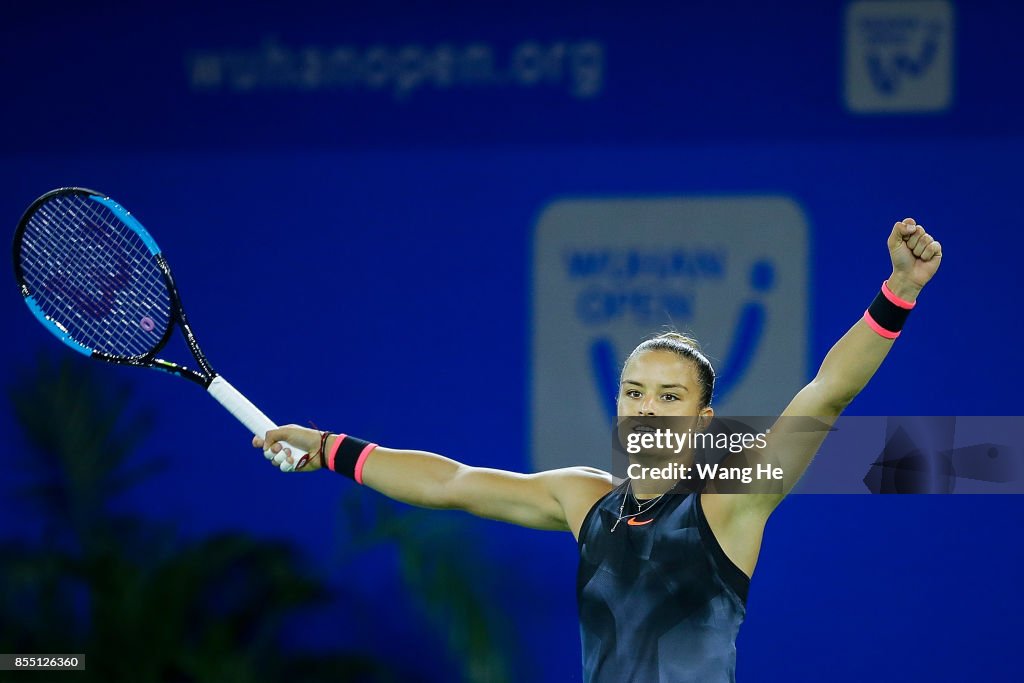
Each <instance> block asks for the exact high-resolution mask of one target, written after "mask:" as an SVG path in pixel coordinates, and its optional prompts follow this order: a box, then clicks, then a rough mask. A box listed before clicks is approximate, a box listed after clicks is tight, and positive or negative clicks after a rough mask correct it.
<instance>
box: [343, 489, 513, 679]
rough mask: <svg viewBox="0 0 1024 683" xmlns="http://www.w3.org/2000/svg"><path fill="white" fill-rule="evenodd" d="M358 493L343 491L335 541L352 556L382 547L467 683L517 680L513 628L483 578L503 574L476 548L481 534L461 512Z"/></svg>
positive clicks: (356, 491) (497, 590)
mask: <svg viewBox="0 0 1024 683" xmlns="http://www.w3.org/2000/svg"><path fill="white" fill-rule="evenodd" d="M367 493H368V492H367V491H365V490H356V489H350V490H349V491H348V494H349V495H346V496H345V497H344V498H343V500H342V508H341V511H340V515H339V518H340V522H341V524H340V527H341V543H340V545H341V546H342V547H344V548H345V549H346V550H345V552H346V553H349V554H351V558H352V559H354V560H357V561H358V559H359V556H360V554H361V553H365V552H368V551H372V549H373V548H375V547H379V546H382V545H384V546H389V547H392V548H393V549H394V550H397V553H398V567H399V572H400V574H401V578H402V581H403V583H404V584H405V587H406V589H407V592H408V598H409V600H410V601H411V602H412V603H413V604H415V605H416V606H417V607H418V608H419V610H420V612H421V614H422V616H423V617H425V618H426V620H427V621H428V623H429V624H430V625H431V627H432V630H433V631H434V632H435V633H438V634H440V635H441V639H442V642H444V644H446V645H447V649H448V651H449V653H450V654H451V655H452V656H453V657H454V658H455V659H454V660H453V662H452V663H453V664H455V665H456V666H458V667H459V668H460V669H461V678H462V680H464V681H467V682H472V683H508V682H510V681H513V680H521V677H520V676H521V672H519V671H518V670H517V669H516V667H514V666H513V662H514V659H515V657H514V655H515V653H517V652H518V651H519V649H520V648H519V645H518V641H517V636H516V633H515V630H514V629H513V627H512V624H511V623H510V621H509V619H508V617H507V616H506V615H505V614H504V613H503V611H502V609H501V607H500V606H499V605H498V604H496V603H495V600H494V599H493V598H494V596H495V595H496V594H497V593H498V592H499V591H500V586H491V585H488V584H487V579H488V578H493V577H503V576H507V572H503V571H502V570H501V568H500V567H495V566H494V565H493V562H491V561H490V560H489V559H487V557H486V554H485V553H483V552H481V551H480V550H479V547H480V545H481V544H482V539H480V538H479V537H478V535H477V534H476V533H474V531H475V525H474V524H473V523H472V522H473V520H472V519H471V518H468V517H466V516H465V515H464V514H463V513H459V512H451V511H439V510H425V509H421V508H415V507H410V506H407V505H401V504H398V503H395V502H394V501H391V500H389V499H387V498H384V497H383V496H380V495H367Z"/></svg>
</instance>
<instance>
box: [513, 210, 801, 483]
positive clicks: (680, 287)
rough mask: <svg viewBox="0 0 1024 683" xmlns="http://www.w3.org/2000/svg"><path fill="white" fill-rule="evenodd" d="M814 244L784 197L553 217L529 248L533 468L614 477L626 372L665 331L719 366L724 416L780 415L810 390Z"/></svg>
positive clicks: (718, 401)
mask: <svg viewBox="0 0 1024 683" xmlns="http://www.w3.org/2000/svg"><path fill="white" fill-rule="evenodd" d="M807 232H808V230H807V223H806V220H805V218H804V215H803V212H802V211H801V209H800V207H799V206H798V205H797V204H796V203H795V202H793V201H792V200H790V199H788V198H786V197H771V196H769V197H765V196H754V197H713V198H689V197H687V198H656V199H580V200H566V201H558V202H555V203H553V204H551V205H549V206H548V207H547V208H546V210H545V211H544V212H543V214H542V215H541V216H540V218H539V220H538V224H537V228H536V233H535V236H534V254H533V312H532V319H533V340H532V358H531V360H532V369H531V386H530V396H531V398H530V400H531V406H530V414H531V429H532V434H531V449H532V457H533V465H534V468H535V469H536V470H543V469H551V468H556V467H566V466H570V465H592V466H594V467H600V468H602V469H608V468H609V466H610V458H611V451H610V429H611V425H612V420H613V417H614V415H615V398H616V395H617V382H618V378H619V372H620V371H621V368H622V363H623V361H624V360H625V358H626V356H627V355H628V354H629V353H630V351H632V350H633V348H634V347H635V346H636V345H637V344H639V343H640V342H641V341H643V340H644V339H645V338H647V337H649V336H651V335H652V334H655V333H658V332H661V331H663V330H664V329H665V328H666V326H673V327H674V328H676V329H678V330H679V331H683V332H689V333H692V334H693V335H694V336H696V337H697V339H698V340H700V342H701V344H702V345H703V348H704V351H705V354H706V355H707V356H708V357H709V358H710V359H711V361H712V363H713V364H714V365H715V369H716V372H717V373H718V387H717V389H716V394H715V398H714V400H713V403H712V405H713V406H714V408H715V409H716V411H718V412H719V413H720V414H723V415H726V414H728V415H768V414H772V413H775V414H777V413H778V412H780V411H781V410H782V409H783V408H784V407H785V406H786V404H787V403H788V402H789V399H791V398H792V397H793V395H794V394H795V393H796V392H797V391H798V390H799V389H800V388H801V387H802V386H803V385H804V384H805V383H806V382H807V380H808V379H809V377H808V358H807V354H808V275H807V271H808V257H809V255H808V247H807Z"/></svg>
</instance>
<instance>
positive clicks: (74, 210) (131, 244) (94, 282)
mask: <svg viewBox="0 0 1024 683" xmlns="http://www.w3.org/2000/svg"><path fill="white" fill-rule="evenodd" d="M21 264H22V272H23V274H24V278H25V282H26V284H27V285H28V287H29V290H30V292H31V293H32V295H33V298H34V299H35V300H36V303H37V304H38V305H39V307H40V309H41V310H42V311H43V313H44V314H45V315H47V316H48V317H50V318H52V319H53V320H54V321H56V322H58V323H59V324H60V325H61V326H62V327H63V328H64V329H65V330H66V332H67V333H68V335H69V336H70V337H71V338H72V339H74V340H75V341H77V342H79V343H80V344H83V345H84V346H86V347H88V348H90V349H94V350H96V351H100V352H103V353H108V354H112V355H115V356H140V355H144V354H146V353H148V352H149V351H151V350H152V349H153V348H154V347H155V346H156V345H157V344H158V343H159V341H160V340H161V338H162V337H163V335H164V332H165V331H166V330H167V327H168V326H169V325H170V323H171V303H170V293H169V292H168V290H167V285H166V283H165V281H164V278H163V275H162V272H161V270H160V268H159V266H158V264H157V262H156V258H155V257H154V256H153V255H152V254H151V253H150V252H149V249H148V248H147V247H146V245H145V243H144V242H143V240H142V238H141V237H140V236H139V235H138V233H136V232H135V231H134V230H133V229H132V228H131V227H130V226H128V225H126V224H125V223H124V222H123V221H121V220H120V219H119V218H118V217H117V216H116V215H115V214H114V213H113V212H112V211H111V210H110V209H109V208H107V207H106V206H103V205H102V204H99V203H98V202H96V201H94V200H91V199H89V198H88V197H87V196H83V195H59V196H57V197H54V198H53V199H51V200H50V201H48V202H46V203H44V204H42V205H41V206H40V207H38V209H37V210H36V211H35V213H34V214H33V215H32V216H31V217H30V218H29V220H28V223H27V225H26V228H25V232H24V235H23V237H22V243H21Z"/></svg>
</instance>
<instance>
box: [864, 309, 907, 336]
mask: <svg viewBox="0 0 1024 683" xmlns="http://www.w3.org/2000/svg"><path fill="white" fill-rule="evenodd" d="M864 322H865V323H867V325H868V327H870V328H871V330H872V331H873V332H875V334H878V335H880V336H882V337H885V338H886V339H895V338H896V337H898V336H900V333H899V332H893V331H892V330H887V329H885V328H884V327H882V326H881V325H879V324H878V323H877V322H875V319H874V318H872V317H871V313H870V312H869V311H864Z"/></svg>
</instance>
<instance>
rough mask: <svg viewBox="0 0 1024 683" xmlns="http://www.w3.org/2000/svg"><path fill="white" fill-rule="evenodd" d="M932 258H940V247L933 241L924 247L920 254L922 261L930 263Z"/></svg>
mask: <svg viewBox="0 0 1024 683" xmlns="http://www.w3.org/2000/svg"><path fill="white" fill-rule="evenodd" d="M933 258H942V245H941V244H939V241H938V240H933V241H932V243H931V244H929V245H928V246H927V247H925V250H924V251H923V252H921V260H922V261H931V260H932V259H933Z"/></svg>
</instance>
